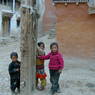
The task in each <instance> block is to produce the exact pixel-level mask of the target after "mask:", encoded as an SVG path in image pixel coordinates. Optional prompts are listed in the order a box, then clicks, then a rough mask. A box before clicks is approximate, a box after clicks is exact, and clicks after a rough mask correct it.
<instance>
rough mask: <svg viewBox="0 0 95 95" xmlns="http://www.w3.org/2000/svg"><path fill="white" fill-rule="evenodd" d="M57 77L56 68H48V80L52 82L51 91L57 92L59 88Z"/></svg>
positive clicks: (58, 74)
mask: <svg viewBox="0 0 95 95" xmlns="http://www.w3.org/2000/svg"><path fill="white" fill-rule="evenodd" d="M59 77H60V73H59V72H58V70H50V82H51V84H52V87H51V91H52V92H57V91H58V90H59Z"/></svg>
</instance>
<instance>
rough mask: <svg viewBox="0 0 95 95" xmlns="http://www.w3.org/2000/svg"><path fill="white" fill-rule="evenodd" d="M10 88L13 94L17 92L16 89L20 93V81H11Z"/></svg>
mask: <svg viewBox="0 0 95 95" xmlns="http://www.w3.org/2000/svg"><path fill="white" fill-rule="evenodd" d="M10 86H11V87H10V88H11V91H12V92H15V90H16V88H17V90H18V92H20V79H11V80H10Z"/></svg>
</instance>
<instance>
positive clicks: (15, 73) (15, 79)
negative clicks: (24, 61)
mask: <svg viewBox="0 0 95 95" xmlns="http://www.w3.org/2000/svg"><path fill="white" fill-rule="evenodd" d="M10 58H11V60H12V62H11V63H10V64H9V75H10V88H11V91H12V94H16V92H15V90H16V88H17V90H18V93H20V62H19V61H18V54H17V53H16V52H12V53H11V55H10Z"/></svg>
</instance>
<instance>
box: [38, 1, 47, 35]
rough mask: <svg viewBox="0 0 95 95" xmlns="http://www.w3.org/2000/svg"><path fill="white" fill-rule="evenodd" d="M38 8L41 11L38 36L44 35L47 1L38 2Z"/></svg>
mask: <svg viewBox="0 0 95 95" xmlns="http://www.w3.org/2000/svg"><path fill="white" fill-rule="evenodd" d="M37 7H38V9H39V14H40V18H39V21H38V36H41V35H43V33H44V31H43V16H44V12H45V0H39V1H38V2H37Z"/></svg>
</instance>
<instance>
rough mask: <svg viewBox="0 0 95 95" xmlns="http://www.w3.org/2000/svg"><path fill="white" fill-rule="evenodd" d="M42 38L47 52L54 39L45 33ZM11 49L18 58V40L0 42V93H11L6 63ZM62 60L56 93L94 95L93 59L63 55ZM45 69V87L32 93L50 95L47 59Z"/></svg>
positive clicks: (34, 94)
mask: <svg viewBox="0 0 95 95" xmlns="http://www.w3.org/2000/svg"><path fill="white" fill-rule="evenodd" d="M43 40H44V42H45V44H46V53H48V52H49V51H50V49H49V45H50V43H51V42H53V41H55V39H48V35H47V36H44V37H42V38H40V39H39V41H43ZM6 47H7V48H6ZM12 51H17V52H18V54H19V59H20V44H19V41H18V40H14V41H12V39H10V41H9V42H8V43H6V44H0V95H11V92H10V82H9V80H10V77H9V74H8V65H9V63H10V62H11V60H10V53H11V52H12ZM64 60H65V68H64V70H63V72H62V74H61V78H60V88H61V93H60V94H58V95H95V64H94V63H95V60H90V59H80V58H77V57H68V56H64ZM45 71H46V73H47V75H48V77H47V86H46V89H45V90H44V91H37V90H35V91H34V92H33V93H32V94H33V95H50V87H51V84H50V81H49V79H50V77H49V70H48V61H46V64H45Z"/></svg>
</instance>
